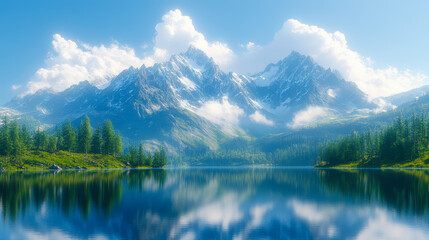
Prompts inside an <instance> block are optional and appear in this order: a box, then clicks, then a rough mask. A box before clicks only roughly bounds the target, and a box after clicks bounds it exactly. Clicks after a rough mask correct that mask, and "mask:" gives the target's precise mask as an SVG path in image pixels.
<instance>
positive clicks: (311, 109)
mask: <svg viewBox="0 0 429 240" xmlns="http://www.w3.org/2000/svg"><path fill="white" fill-rule="evenodd" d="M328 114H329V109H327V108H324V107H320V106H308V107H307V108H306V109H304V110H301V111H299V112H297V113H295V116H294V117H293V120H292V123H289V124H287V126H288V127H291V128H300V127H304V126H306V125H309V124H311V123H313V122H315V121H317V120H319V119H321V118H323V117H326V116H327V115H328Z"/></svg>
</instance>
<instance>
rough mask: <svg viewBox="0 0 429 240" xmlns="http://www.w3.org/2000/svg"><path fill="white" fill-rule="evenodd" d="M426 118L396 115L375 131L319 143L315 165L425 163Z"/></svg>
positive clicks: (357, 165) (369, 165) (428, 136)
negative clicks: (392, 119)
mask: <svg viewBox="0 0 429 240" xmlns="http://www.w3.org/2000/svg"><path fill="white" fill-rule="evenodd" d="M428 126H429V119H428V118H427V117H426V116H425V115H424V114H422V115H420V116H417V115H416V114H414V115H412V117H410V118H405V119H404V118H403V117H398V118H396V119H395V120H394V121H393V122H392V123H391V124H390V125H388V126H387V127H385V128H383V129H381V130H377V131H371V130H369V131H366V132H363V133H361V134H357V133H356V132H354V133H352V134H350V135H348V136H346V137H343V138H341V139H339V140H337V141H332V142H329V143H327V144H326V145H325V146H324V147H322V149H321V151H320V155H319V164H318V165H317V166H355V167H359V166H361V167H387V166H392V167H395V166H404V165H403V164H407V163H414V162H415V161H418V164H409V165H406V166H410V167H413V166H425V165H426V164H428V162H427V159H428V157H427V156H426V155H427V152H428V151H429V146H428V143H429V132H428V131H429V129H428ZM401 164H402V165H401Z"/></svg>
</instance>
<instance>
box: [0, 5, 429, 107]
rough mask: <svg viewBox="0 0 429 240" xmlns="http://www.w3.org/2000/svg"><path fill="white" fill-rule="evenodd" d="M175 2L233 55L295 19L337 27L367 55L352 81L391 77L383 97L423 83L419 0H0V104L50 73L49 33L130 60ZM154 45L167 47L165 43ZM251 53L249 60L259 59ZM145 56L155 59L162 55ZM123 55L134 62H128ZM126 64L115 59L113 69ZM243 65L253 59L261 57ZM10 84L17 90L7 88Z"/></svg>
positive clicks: (425, 55) (268, 45)
mask: <svg viewBox="0 0 429 240" xmlns="http://www.w3.org/2000/svg"><path fill="white" fill-rule="evenodd" d="M175 9H180V13H181V15H180V17H182V16H189V18H190V19H192V24H193V26H194V27H195V30H196V32H198V33H201V34H203V35H204V39H205V40H206V41H207V42H208V43H209V44H213V43H215V42H218V43H221V44H224V46H227V50H228V51H232V52H233V54H232V55H231V56H234V58H235V59H242V58H244V57H246V56H248V55H246V54H247V53H246V51H250V50H249V49H247V48H246V47H245V46H246V45H247V44H248V43H249V42H252V43H253V44H254V45H255V46H260V52H269V51H275V50H273V49H276V48H281V49H282V48H283V46H281V45H279V43H273V42H275V41H273V38H274V36H275V34H276V33H278V32H281V29H282V26H284V24H285V22H287V21H288V20H290V19H294V20H297V21H298V22H289V23H290V24H292V25H293V27H296V26H298V25H297V24H304V25H305V26H304V27H306V26H317V27H318V30H317V32H319V33H321V34H322V35H324V33H325V32H326V33H329V34H333V33H334V32H335V31H339V32H341V33H342V34H343V35H344V37H345V39H346V42H347V49H349V50H351V51H352V53H356V54H358V55H359V58H361V59H365V61H366V60H367V58H370V59H371V60H368V63H364V64H365V67H369V70H368V73H367V74H366V75H364V76H361V78H368V76H371V77H373V78H374V79H381V78H382V79H383V80H380V82H381V83H380V84H378V85H380V86H386V89H387V87H388V86H389V82H388V80H386V79H387V78H393V79H395V80H394V81H396V82H395V83H393V80H392V85H394V86H395V87H392V89H389V91H386V94H385V95H388V94H391V93H395V92H399V91H402V90H406V89H409V88H411V87H416V86H419V85H422V84H423V83H424V84H426V80H424V79H426V78H425V77H426V75H427V74H429V69H428V67H427V63H428V62H429V45H428V44H427V43H428V42H429V32H428V31H427V29H429V26H428V25H429V14H427V10H428V9H429V3H428V2H427V1H412V2H411V1H409V2H406V3H405V2H404V1H366V0H364V1H178V0H176V1H76V0H73V1H19V0H18V1H1V2H0V32H1V34H0V56H1V57H0V87H1V89H3V90H2V94H1V95H0V104H2V103H5V102H7V101H8V100H9V99H10V98H11V97H13V96H14V95H16V94H18V93H22V92H23V91H25V90H26V88H28V86H27V82H29V81H30V80H32V79H33V80H34V79H35V78H37V76H36V77H35V73H36V72H37V71H38V70H39V69H41V68H46V69H48V70H51V69H52V66H53V65H55V61H62V60H58V58H55V57H54V58H52V55H55V54H56V53H55V51H54V50H53V43H52V41H53V39H54V37H53V36H54V34H59V35H60V36H61V39H65V40H70V41H73V42H75V43H76V44H78V45H79V48H82V46H83V45H84V44H86V45H89V46H101V45H104V46H106V47H107V46H110V45H111V44H112V43H113V44H117V45H118V46H120V47H119V48H121V49H123V48H125V47H127V49H128V50H129V49H132V50H133V51H134V54H135V56H136V57H137V58H139V59H143V60H144V58H145V57H148V56H151V54H153V52H154V46H155V47H156V46H157V42H156V39H155V37H156V36H157V34H159V33H158V31H157V30H156V29H155V26H156V25H157V24H160V23H162V22H163V20H162V17H163V16H165V15H166V14H167V13H168V12H169V11H170V10H175ZM176 15H177V14H176ZM299 26H301V25H299ZM301 27H302V26H301ZM293 29H296V28H292V30H293ZM289 30H290V29H289ZM319 30H320V31H319ZM315 34H316V35H315ZM317 34H318V33H314V32H312V33H311V34H307V35H308V36H307V35H306V37H305V39H310V41H311V38H312V37H313V36H316V38H317V36H321V35H320V34H319V35H317ZM286 35H287V34H286ZM288 37H290V35H287V36H285V38H286V40H284V39H283V40H281V41H283V42H286V43H285V44H286V45H287V46H285V48H288V47H290V46H294V47H296V48H298V50H300V49H301V51H304V54H308V55H315V56H316V53H315V52H311V51H309V52H306V49H307V48H306V47H307V46H305V45H302V46H301V45H296V44H297V43H296V41H302V38H296V39H295V38H294V40H293V41H295V42H293V41H292V40H291V42H288V41H289V40H287V38H288ZM292 37H294V35H292ZM315 41H325V40H323V39H322V40H321V39H316V40H315ZM159 46H161V45H159ZM163 47H165V48H166V49H168V46H165V45H163ZM176 50H177V49H176ZM208 51H210V50H208ZM170 52H171V53H174V51H170ZM261 54H262V53H260V54H259V55H254V57H253V58H255V59H256V58H257V57H258V58H260V56H261ZM209 55H210V54H209ZM346 55H347V56H349V55H350V54H349V53H346ZM352 55H353V54H352ZM103 56H104V55H103ZM262 56H266V59H267V60H266V61H269V60H270V61H275V60H278V57H279V56H272V54H271V55H270V54H268V53H264V54H263V55H262ZM283 57H285V56H283ZM331 57H332V56H326V57H324V58H320V59H319V58H318V57H317V56H316V57H315V60H316V61H317V62H319V61H320V62H321V64H322V66H325V67H333V68H335V67H336V66H338V67H339V68H342V67H343V66H339V65H338V62H339V60H338V61H336V62H330V61H328V60H327V59H330V58H331ZM214 58H215V60H216V57H214ZM246 58H247V57H246ZM250 58H252V57H250ZM49 59H50V60H49ZM153 59H154V61H155V62H156V61H161V60H162V59H163V58H159V59H158V60H157V58H153ZM48 60H49V61H50V62H49V63H47V61H48ZM143 60H142V61H143ZM130 61H131V62H133V63H135V64H138V63H140V62H139V61H137V60H135V59H134V60H130ZM130 61H126V62H125V63H122V65H120V66H119V67H118V69H120V67H124V66H125V65H126V64H127V63H129V62H130ZM234 61H236V60H231V61H229V60H228V61H227V62H225V63H224V64H223V65H224V68H225V70H231V71H240V70H241V71H242V72H243V71H244V72H246V71H247V70H246V69H244V68H243V66H235V65H234V64H235V63H234ZM353 61H354V60H353V59H352V60H350V62H351V63H350V64H354V63H353ZM143 62H144V61H143ZM145 63H146V62H145ZM68 64H69V63H68ZM249 64H250V65H251V64H255V66H262V65H265V64H267V62H261V63H249ZM350 64H349V65H350ZM220 65H221V66H222V64H220ZM228 65H231V66H232V67H228ZM389 66H391V67H393V68H394V69H393V70H392V69H390V68H389ZM357 69H359V67H358V68H354V69H352V70H350V69H349V68H347V67H344V69H342V70H340V72H341V71H343V72H344V75H346V76H345V78H346V79H347V80H349V79H348V78H349V76H348V75H347V74H353V73H356V71H357ZM407 69H410V72H407V71H406V70H407ZM365 71H367V70H365ZM395 71H398V72H399V73H397V72H395ZM113 73H116V72H113ZM89 74H91V72H89ZM109 74H112V73H111V72H109ZM380 74H381V75H383V76H381V75H380ZM371 77H369V78H371ZM39 78H40V76H39ZM45 80H46V79H45ZM350 80H351V81H355V82H357V83H358V86H360V87H361V89H363V90H367V92H368V93H369V94H371V89H372V88H374V86H373V85H371V83H369V82H359V81H360V79H359V78H355V77H354V76H351V77H350ZM34 81H35V80H34ZM52 81H53V80H52ZM374 81H376V80H374ZM404 82H407V84H404ZM417 82H418V83H417ZM383 84H384V85H383ZM395 84H396V85H395ZM12 85H15V86H16V87H18V86H21V87H20V88H18V89H17V90H12ZM44 86H45V85H44ZM46 86H47V85H46ZM368 89H369V90H368Z"/></svg>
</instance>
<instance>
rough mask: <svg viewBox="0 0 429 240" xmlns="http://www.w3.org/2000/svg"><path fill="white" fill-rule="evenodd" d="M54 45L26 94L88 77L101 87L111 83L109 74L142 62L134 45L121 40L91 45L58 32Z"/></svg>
mask: <svg viewBox="0 0 429 240" xmlns="http://www.w3.org/2000/svg"><path fill="white" fill-rule="evenodd" d="M52 47H53V52H51V53H50V56H49V57H48V59H47V60H46V66H45V67H43V68H40V69H39V70H37V72H36V73H35V74H34V77H33V79H31V80H30V81H29V82H28V84H27V90H26V92H25V94H31V93H35V92H36V91H38V90H41V89H51V90H52V91H54V92H61V91H63V90H65V89H67V88H69V87H70V86H72V85H75V84H78V83H79V82H82V81H85V80H88V81H89V82H90V83H91V84H93V85H94V86H97V87H102V86H104V85H106V84H108V82H109V78H110V77H113V76H116V75H117V74H119V73H120V72H121V71H123V70H124V69H126V68H129V67H130V66H135V67H139V66H141V65H142V63H143V62H142V60H141V59H140V58H138V57H136V55H135V53H134V50H133V49H132V48H129V47H127V46H122V45H119V44H111V45H110V46H104V45H100V46H90V45H88V44H78V43H76V42H74V41H72V40H68V39H65V38H63V37H62V36H61V35H59V34H55V35H54V36H53V41H52Z"/></svg>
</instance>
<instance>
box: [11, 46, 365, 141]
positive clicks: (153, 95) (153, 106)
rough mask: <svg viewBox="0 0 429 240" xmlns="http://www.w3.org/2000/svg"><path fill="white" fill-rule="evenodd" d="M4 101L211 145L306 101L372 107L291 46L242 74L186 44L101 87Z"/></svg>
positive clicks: (47, 118)
mask: <svg viewBox="0 0 429 240" xmlns="http://www.w3.org/2000/svg"><path fill="white" fill-rule="evenodd" d="M6 106H8V107H10V108H12V109H17V110H19V111H21V112H25V113H30V114H32V115H34V116H35V117H36V118H37V119H39V120H41V121H44V122H47V123H52V124H55V123H58V122H61V121H64V120H65V119H66V118H70V119H72V120H73V119H76V118H79V117H81V116H83V115H84V114H88V115H90V116H92V117H91V119H94V124H97V121H98V120H99V119H100V121H101V119H105V118H110V119H111V120H112V121H113V123H114V124H115V127H117V128H118V129H119V130H120V131H121V133H122V134H123V135H124V136H127V137H129V138H132V139H139V138H143V139H146V140H149V139H152V140H159V139H163V141H166V142H168V144H170V145H175V146H182V145H183V144H185V145H186V144H188V145H189V144H191V143H190V142H189V141H191V140H192V139H193V137H190V136H189V134H190V133H189V132H188V131H191V132H192V134H194V135H196V136H198V137H197V139H199V140H201V141H203V142H204V141H208V139H210V142H211V147H213V146H215V145H216V143H215V142H216V141H215V139H216V138H217V137H216V136H220V135H219V134H220V133H219V132H222V134H227V135H231V134H232V135H236V134H237V131H235V130H233V131H230V130H231V129H240V128H243V127H244V126H246V128H247V129H246V130H247V132H248V133H252V131H253V129H259V128H260V127H261V126H263V127H268V128H272V129H284V128H286V126H287V123H289V122H290V121H291V120H292V119H293V118H294V116H295V115H296V114H297V113H298V112H299V111H301V110H303V109H305V108H307V107H309V106H318V107H323V108H326V109H329V110H332V112H335V114H337V115H339V116H342V115H346V114H349V113H350V112H353V111H354V110H357V109H361V108H372V107H373V106H372V105H371V103H369V102H368V101H367V98H366V96H365V94H364V93H363V92H362V91H360V90H359V89H358V88H357V87H356V85H354V84H352V83H350V82H346V81H345V80H344V79H342V78H341V77H339V76H338V75H337V74H335V73H334V72H333V71H331V70H330V69H324V68H322V67H321V66H319V65H318V64H317V63H315V62H314V61H313V60H312V59H311V58H310V57H308V56H305V55H301V54H299V53H298V52H291V54H290V55H289V56H287V57H286V58H284V59H282V60H280V61H278V62H277V63H273V64H269V65H268V66H267V67H266V68H265V70H264V71H262V72H261V73H258V74H255V75H253V76H246V75H240V74H236V73H233V72H230V73H225V72H223V71H222V70H221V69H220V68H219V66H218V65H217V64H216V63H215V62H214V61H213V59H212V58H209V57H208V56H207V55H206V54H205V53H204V52H203V51H201V50H199V49H197V48H195V47H192V46H191V47H190V48H189V49H188V50H187V51H186V52H185V53H181V54H176V55H173V56H171V58H170V60H169V61H166V62H163V63H157V64H155V65H153V66H152V67H145V66H142V67H140V68H138V69H136V68H134V67H130V68H129V69H126V70H124V71H123V72H121V73H120V74H119V75H118V76H116V77H114V78H113V79H112V80H111V82H110V85H109V86H107V87H105V88H103V89H98V88H96V87H94V86H92V85H91V84H90V83H89V82H87V81H85V82H81V83H79V84H78V85H75V86H73V87H71V88H69V89H67V90H65V91H64V92H62V93H55V94H54V93H48V92H45V93H38V94H34V95H28V96H25V97H23V98H20V99H19V98H15V99H12V100H11V101H10V102H9V103H8V104H7V105H6ZM158 123H163V124H164V125H165V127H160V126H158V125H157V124H158ZM267 123H268V125H264V124H267ZM190 126H192V127H190ZM190 128H192V130H190ZM225 129H228V131H227V132H225V131H224V130H225ZM157 131H162V132H157ZM222 134H221V135H222ZM185 136H187V138H189V139H184V137H185ZM192 141H193V140H192Z"/></svg>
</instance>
